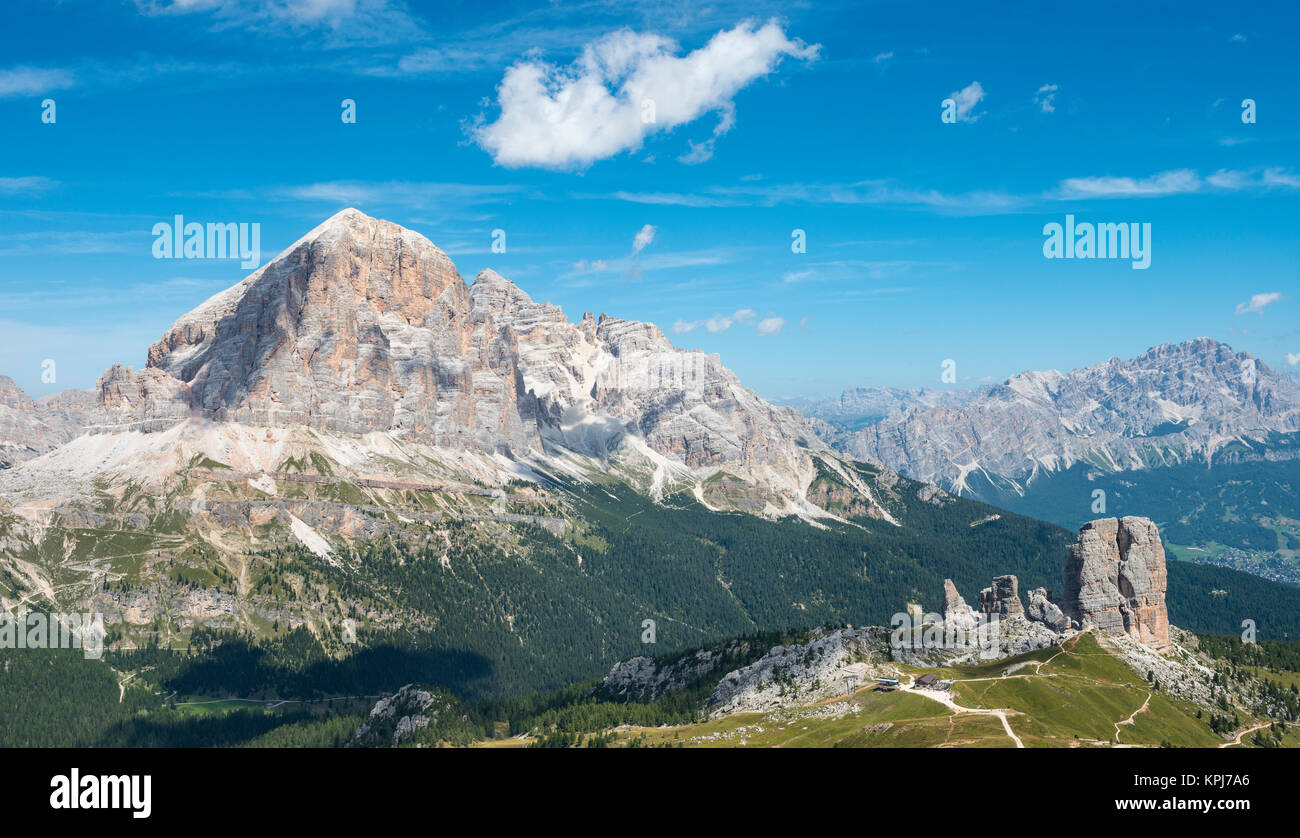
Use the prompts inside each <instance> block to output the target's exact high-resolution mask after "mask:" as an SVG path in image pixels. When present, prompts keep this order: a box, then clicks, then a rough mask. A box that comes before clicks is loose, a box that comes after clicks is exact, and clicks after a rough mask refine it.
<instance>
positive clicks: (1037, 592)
mask: <svg viewBox="0 0 1300 838" xmlns="http://www.w3.org/2000/svg"><path fill="white" fill-rule="evenodd" d="M1027 599H1028V601H1029V605H1028V606H1027V607H1026V608H1025V616H1026V617H1027V618H1029V619H1030V620H1033V621H1035V622H1038V623H1043V624H1044V625H1046V626H1047V627H1048V628H1050V629H1053V630H1055V631H1066V630H1068V629H1070V628H1072V627H1073V622H1072V621H1071V620H1070V618H1069V617H1067V616H1066V615H1065V614H1064V612H1062V611H1061V608H1060V606H1059V605H1057V604H1056V603H1055V602H1052V598H1051V595H1050V594H1049V593H1048V591H1047V589H1046V588H1034V589H1033V590H1032V591H1030V592H1029V594H1028V596H1027Z"/></svg>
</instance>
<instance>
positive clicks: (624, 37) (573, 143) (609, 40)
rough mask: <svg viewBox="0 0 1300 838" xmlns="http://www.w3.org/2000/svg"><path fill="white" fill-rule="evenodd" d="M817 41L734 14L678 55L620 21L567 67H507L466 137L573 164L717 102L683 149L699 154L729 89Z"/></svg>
mask: <svg viewBox="0 0 1300 838" xmlns="http://www.w3.org/2000/svg"><path fill="white" fill-rule="evenodd" d="M817 50H818V46H817V45H815V44H814V45H807V44H804V43H803V42H802V41H800V40H798V39H795V40H791V39H790V38H788V37H786V34H785V32H784V31H783V30H782V28H781V27H780V25H778V24H777V23H776V22H775V21H770V22H768V23H767V24H765V25H763V26H757V25H756V24H754V23H749V22H746V23H741V24H740V25H738V26H736V27H735V28H733V29H728V30H723V31H721V32H719V33H717V34H716V35H714V36H713V38H712V39H710V40H709V42H708V43H707V44H706V45H704V46H703V47H701V48H699V49H697V50H695V51H694V52H691V53H689V54H687V55H684V56H678V55H675V54H674V53H675V52H676V51H677V45H676V44H675V43H673V42H672V41H671V40H669V39H667V38H664V37H661V36H659V35H649V34H645V35H643V34H638V33H636V32H633V31H632V30H630V29H622V30H619V31H618V32H614V33H612V34H609V35H606V36H605V37H603V38H600V39H599V40H597V41H594V42H593V43H590V44H588V45H587V46H586V47H585V48H584V49H583V52H582V56H581V57H580V58H578V60H577V61H575V62H574V63H573V64H571V65H569V66H568V67H566V68H561V67H557V66H555V65H553V64H547V63H545V62H542V61H538V60H524V61H520V62H519V63H517V64H515V65H513V66H512V67H510V68H509V69H508V70H506V73H505V76H504V77H503V78H502V80H501V85H500V86H499V87H498V88H497V104H498V105H499V106H500V109H501V113H500V115H499V116H498V117H497V119H496V121H494V122H489V123H482V124H479V125H478V126H477V127H475V128H474V129H473V132H472V133H473V138H474V140H475V141H476V142H477V143H478V144H479V145H480V146H481V147H483V148H484V149H485V150H486V151H488V152H489V153H490V154H491V155H492V157H493V159H494V160H495V161H496V162H497V163H500V164H501V165H503V166H510V167H518V166H540V167H543V168H550V169H580V168H584V167H586V166H589V165H590V164H591V163H593V162H595V161H597V160H602V159H604V158H607V157H612V156H614V155H615V154H619V153H620V152H624V151H629V150H633V149H636V148H639V147H640V146H641V143H642V142H643V141H644V140H645V138H646V137H647V136H649V135H650V134H652V133H654V132H655V131H662V130H667V129H671V128H675V127H677V126H678V125H683V124H685V123H688V122H692V121H694V120H696V119H698V118H700V117H701V116H703V115H705V114H707V113H712V112H719V113H720V114H721V118H720V120H719V122H718V125H717V127H715V128H714V130H713V134H712V136H711V137H710V138H709V139H707V140H705V141H703V142H702V143H693V144H692V145H691V149H690V151H688V152H687V153H686V154H685V155H683V157H684V158H685V159H684V161H683V162H692V163H695V162H703V160H706V159H708V157H710V156H711V155H712V153H713V143H714V142H715V141H716V140H717V138H718V137H720V136H721V135H723V134H725V133H726V132H727V131H728V130H729V129H730V128H731V125H732V124H733V123H734V109H735V106H734V104H733V101H732V100H733V97H734V96H735V95H736V93H737V92H739V91H740V90H741V89H742V88H744V87H745V86H746V85H748V84H750V83H751V82H753V81H754V80H755V79H758V78H759V77H761V76H765V75H767V74H768V73H771V72H772V71H773V70H775V69H776V66H777V64H778V63H779V62H780V60H781V59H782V58H783V57H784V56H787V55H789V56H794V57H796V58H800V59H804V60H811V59H813V58H815V57H816V55H817ZM651 112H653V113H651Z"/></svg>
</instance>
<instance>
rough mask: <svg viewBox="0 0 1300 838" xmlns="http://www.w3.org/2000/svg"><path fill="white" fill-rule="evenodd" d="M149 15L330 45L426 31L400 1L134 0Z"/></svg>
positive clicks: (394, 40) (402, 39) (386, 41)
mask: <svg viewBox="0 0 1300 838" xmlns="http://www.w3.org/2000/svg"><path fill="white" fill-rule="evenodd" d="M135 6H136V8H137V9H138V10H139V11H140V13H141V14H143V15H146V16H149V17H182V16H185V17H193V18H198V19H202V20H203V21H205V22H207V23H208V24H209V25H210V27H211V28H212V29H214V30H218V31H219V30H223V29H240V30H244V31H249V32H256V33H259V34H268V35H303V34H320V35H323V36H325V37H326V38H327V39H328V41H329V42H330V43H331V44H335V45H340V44H371V45H375V44H389V43H397V42H406V41H410V40H412V39H414V38H415V37H418V36H419V35H421V34H423V33H424V32H425V29H424V24H423V21H422V20H421V19H420V18H418V17H416V16H415V15H413V14H412V13H411V11H410V8H409V7H408V6H407V4H406V3H404V2H402V0H135Z"/></svg>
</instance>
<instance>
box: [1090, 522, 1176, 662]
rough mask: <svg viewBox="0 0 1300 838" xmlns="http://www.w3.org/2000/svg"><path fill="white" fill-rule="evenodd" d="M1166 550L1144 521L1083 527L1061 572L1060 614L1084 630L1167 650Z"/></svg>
mask: <svg viewBox="0 0 1300 838" xmlns="http://www.w3.org/2000/svg"><path fill="white" fill-rule="evenodd" d="M1166 584H1167V578H1166V571H1165V550H1164V545H1163V544H1162V543H1161V541H1160V533H1159V531H1158V530H1157V529H1156V525H1155V524H1154V523H1153V522H1152V521H1151V520H1150V519H1148V518H1139V517H1136V516H1128V517H1124V518H1102V519H1100V520H1097V521H1091V522H1089V523H1087V524H1084V525H1083V527H1082V528H1081V529H1080V530H1079V538H1078V541H1077V542H1076V543H1075V545H1074V546H1073V547H1072V548H1071V550H1070V558H1069V561H1068V562H1067V563H1066V567H1065V609H1066V612H1067V614H1068V616H1070V617H1073V618H1074V619H1076V620H1078V621H1079V624H1080V625H1081V626H1083V627H1085V628H1086V627H1088V626H1096V627H1097V628H1098V629H1100V630H1102V631H1105V632H1107V633H1110V634H1125V635H1128V636H1129V637H1131V638H1133V639H1134V640H1137V641H1138V642H1140V643H1143V644H1145V645H1147V646H1150V647H1152V648H1153V649H1156V650H1157V651H1163V650H1165V649H1168V648H1169V645H1170V641H1169V614H1168V612H1167V611H1166V608H1165V587H1166Z"/></svg>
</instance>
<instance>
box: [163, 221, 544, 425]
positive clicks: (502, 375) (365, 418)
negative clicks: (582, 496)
mask: <svg viewBox="0 0 1300 838" xmlns="http://www.w3.org/2000/svg"><path fill="white" fill-rule="evenodd" d="M148 366H149V370H154V371H158V372H161V373H164V374H166V375H167V376H170V377H171V378H173V379H175V380H177V381H180V382H183V384H184V387H183V388H182V389H183V390H187V391H188V403H189V405H190V406H192V407H193V409H194V410H195V411H196V412H198V413H199V414H201V415H203V416H206V417H208V418H212V419H216V420H233V421H238V422H244V423H247V424H252V425H270V426H283V425H307V426H309V427H316V428H322V429H325V430H330V431H339V432H346V433H365V432H367V431H374V430H385V431H386V430H402V431H407V432H410V433H413V434H417V435H419V436H421V437H425V438H427V439H430V440H431V441H433V442H434V443H435V444H438V445H448V446H457V447H474V448H482V449H487V450H499V449H516V450H527V449H528V448H529V447H536V446H537V444H538V442H539V439H538V429H537V422H536V416H535V409H534V404H533V400H532V399H531V398H530V397H529V396H528V395H527V393H526V392H525V391H524V390H523V387H522V380H521V378H520V375H519V369H518V345H517V344H516V341H515V336H514V334H513V332H512V331H511V330H510V329H509V328H507V327H505V326H503V325H502V324H499V323H498V322H496V320H495V319H494V318H493V317H492V316H491V315H490V314H488V313H486V312H481V311H475V310H474V309H473V307H472V305H471V302H470V296H469V289H468V288H467V287H466V285H465V282H464V281H463V280H462V279H461V277H460V274H459V273H458V272H457V271H456V267H455V265H453V264H452V262H451V260H450V259H449V258H447V255H446V254H445V253H443V252H442V251H441V250H439V249H438V248H437V247H435V246H434V245H433V244H432V243H431V242H430V241H429V240H428V239H426V238H424V237H423V236H420V235H419V234H417V233H414V232H412V231H410V230H406V229H403V228H402V227H399V226H397V225H396V224H391V223H389V222H386V221H380V220H378V219H374V218H370V217H369V216H366V215H364V214H362V213H360V212H357V211H356V210H345V211H343V212H341V213H339V214H338V215H335V216H334V217H333V218H331V219H329V220H328V221H326V222H325V223H324V224H322V225H321V226H319V227H317V228H316V229H315V230H313V231H311V232H310V233H308V234H307V235H306V236H305V237H303V238H302V239H300V240H299V241H298V242H297V243H295V244H294V245H292V246H291V247H290V248H289V249H288V250H286V251H285V252H284V253H282V254H280V255H279V256H278V257H276V258H275V259H274V260H273V261H272V262H270V263H269V264H268V265H266V266H265V267H264V268H262V269H260V270H258V271H256V272H255V273H253V274H252V275H250V276H249V277H248V278H247V279H245V280H244V281H243V282H240V283H239V284H238V285H235V286H234V287H233V288H230V289H228V290H226V291H224V292H222V293H221V294H218V295H216V296H215V297H213V298H212V299H210V300H208V301H207V302H206V303H204V304H203V305H202V306H200V307H199V308H197V309H195V310H194V311H192V312H190V313H189V314H187V315H185V316H184V317H182V318H181V319H180V320H178V321H176V323H175V324H174V325H173V326H172V328H171V329H170V330H169V331H168V332H167V334H165V335H163V337H162V339H161V340H159V341H158V342H157V343H155V344H154V345H153V346H152V347H150V349H149V362H148ZM158 395H159V398H158V399H157V401H156V402H155V410H154V411H153V412H154V414H155V415H157V414H161V418H163V419H166V418H169V417H170V414H171V413H172V412H173V411H174V410H175V404H174V402H173V401H172V400H171V399H170V398H169V397H170V395H171V394H170V393H169V392H166V391H162V392H159V394H158ZM177 395H180V394H179V393H178V394H177Z"/></svg>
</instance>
